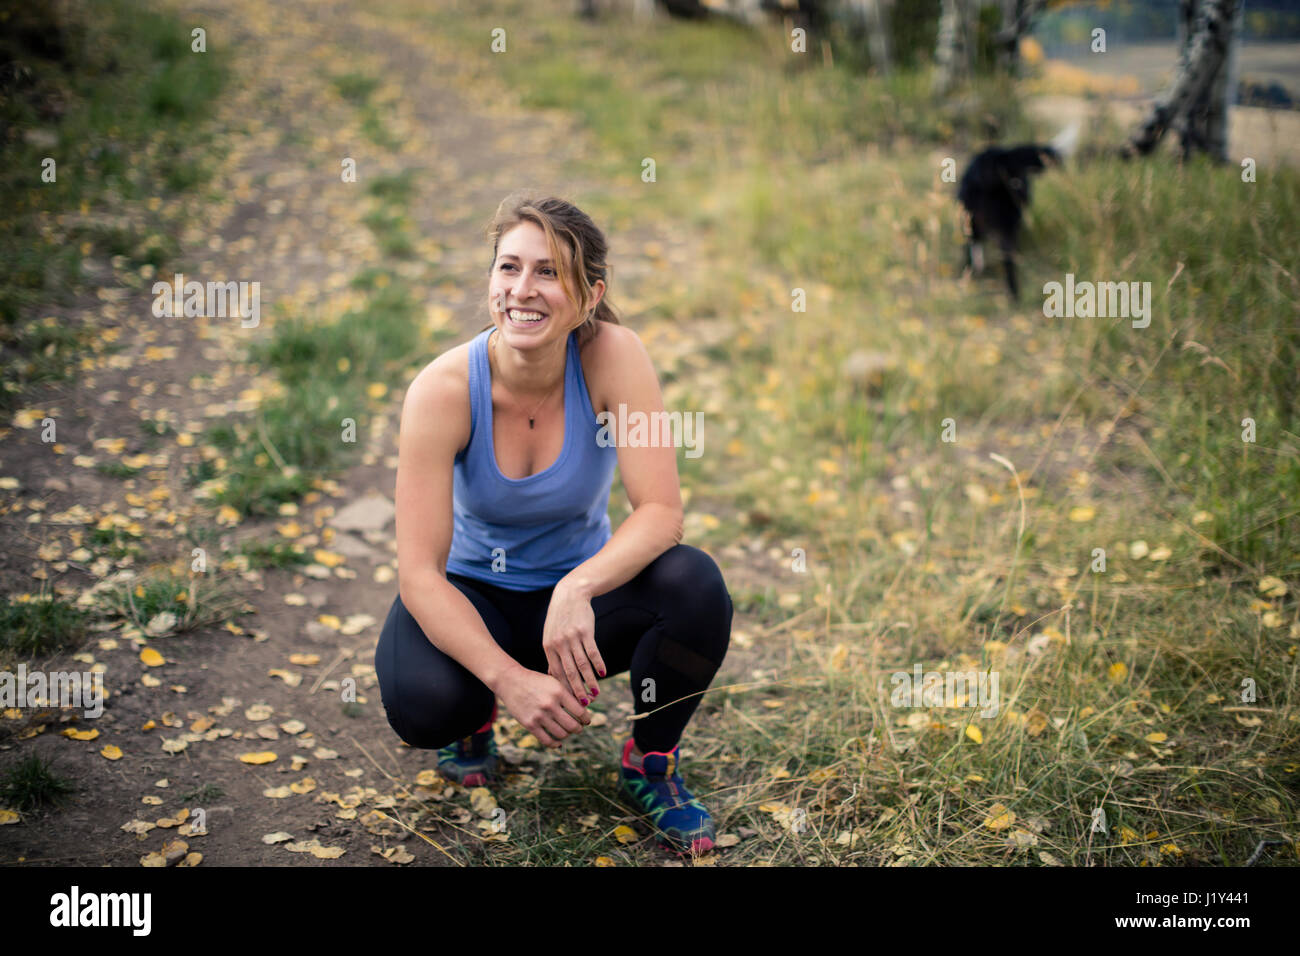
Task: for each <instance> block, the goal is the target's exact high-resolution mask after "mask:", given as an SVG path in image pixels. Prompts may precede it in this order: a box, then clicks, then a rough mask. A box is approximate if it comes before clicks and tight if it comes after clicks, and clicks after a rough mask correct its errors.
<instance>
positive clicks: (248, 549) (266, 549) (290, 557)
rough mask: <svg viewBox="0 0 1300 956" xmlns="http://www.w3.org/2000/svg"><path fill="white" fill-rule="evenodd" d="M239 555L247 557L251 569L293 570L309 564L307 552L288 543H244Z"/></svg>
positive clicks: (309, 559)
mask: <svg viewBox="0 0 1300 956" xmlns="http://www.w3.org/2000/svg"><path fill="white" fill-rule="evenodd" d="M239 553H240V554H243V555H245V556H247V558H248V566H249V567H251V568H293V567H297V566H299V565H302V564H310V563H311V558H310V557H309V556H308V555H307V552H305V551H304V550H303V549H302V548H301V547H299V546H298V545H296V544H291V543H289V542H288V541H245V542H244V543H243V544H242V545H241V546H240V550H239Z"/></svg>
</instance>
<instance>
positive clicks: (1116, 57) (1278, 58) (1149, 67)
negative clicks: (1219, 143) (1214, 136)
mask: <svg viewBox="0 0 1300 956" xmlns="http://www.w3.org/2000/svg"><path fill="white" fill-rule="evenodd" d="M1047 55H1048V56H1049V57H1051V58H1052V59H1055V60H1064V61H1065V62H1067V63H1069V64H1070V65H1072V66H1077V67H1080V68H1082V69H1086V70H1090V71H1091V72H1094V73H1102V74H1106V75H1111V76H1122V75H1126V74H1127V75H1131V76H1135V77H1137V80H1138V85H1139V86H1140V88H1141V90H1142V95H1143V96H1154V95H1155V94H1157V93H1159V92H1160V90H1162V89H1163V88H1164V87H1165V86H1166V85H1167V84H1168V83H1169V82H1170V80H1172V79H1173V75H1174V67H1175V66H1176V65H1177V62H1178V46H1177V44H1176V43H1174V42H1173V41H1170V42H1167V43H1133V44H1128V43H1124V42H1123V41H1122V40H1117V39H1115V38H1113V37H1112V38H1110V39H1109V41H1108V43H1107V49H1106V52H1105V53H1104V54H1100V53H1089V52H1087V49H1086V48H1084V49H1083V50H1082V51H1081V52H1079V51H1075V50H1065V49H1057V50H1048V51H1047ZM1237 76H1238V78H1239V79H1240V78H1245V77H1249V78H1250V79H1253V80H1257V81H1260V82H1264V83H1268V82H1274V81H1276V82H1278V83H1281V84H1282V85H1283V86H1285V87H1286V88H1287V90H1289V91H1290V92H1291V95H1292V96H1298V95H1300V43H1292V42H1286V43H1243V44H1242V45H1241V46H1240V47H1239V48H1238V51H1237Z"/></svg>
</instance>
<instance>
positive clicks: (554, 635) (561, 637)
mask: <svg viewBox="0 0 1300 956" xmlns="http://www.w3.org/2000/svg"><path fill="white" fill-rule="evenodd" d="M542 650H544V651H545V652H546V660H547V662H548V663H549V665H550V666H549V667H548V668H547V671H546V672H547V673H548V674H550V675H551V676H552V677H554V678H555V679H556V680H558V681H561V682H562V683H564V684H565V686H567V687H568V688H569V690H570V691H571V692H572V693H573V696H574V697H576V698H578V700H580V701H582V703H583V704H584V706H585V705H586V704H587V703H588V702H590V701H591V700H592V699H593V698H594V697H595V696H596V695H597V694H598V693H600V691H599V689H598V688H597V687H596V680H597V677H596V675H597V674H604V673H605V661H604V660H603V659H602V658H601V656H600V651H598V650H597V649H596V615H595V613H594V612H593V611H592V610H591V601H590V600H588V599H587V598H585V597H583V596H582V595H580V594H578V593H576V592H574V591H570V590H569V589H568V588H566V587H564V586H563V584H560V585H557V586H556V588H555V590H554V591H552V592H551V604H550V607H548V608H547V609H546V624H545V626H544V627H543V628H542Z"/></svg>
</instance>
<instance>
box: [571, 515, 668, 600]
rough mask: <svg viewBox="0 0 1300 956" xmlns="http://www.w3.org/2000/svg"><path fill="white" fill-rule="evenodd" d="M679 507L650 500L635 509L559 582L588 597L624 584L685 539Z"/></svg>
mask: <svg viewBox="0 0 1300 956" xmlns="http://www.w3.org/2000/svg"><path fill="white" fill-rule="evenodd" d="M682 532H683V527H682V512H681V509H679V508H673V507H671V506H669V505H665V504H660V503H658V502H648V503H646V504H643V505H641V506H640V507H638V508H636V509H635V510H634V511H633V512H632V513H631V514H630V515H628V516H627V518H626V520H624V522H623V523H622V524H621V525H619V526H618V530H617V531H615V532H614V533H613V534H612V535H611V536H610V539H609V540H608V541H606V542H605V546H604V547H602V548H601V549H600V550H599V551H597V552H596V553H595V554H593V555H592V556H591V557H590V558H588V559H587V560H586V561H583V562H582V564H580V565H578V566H577V567H576V568H574V569H573V570H572V571H570V572H569V573H568V574H566V575H565V576H564V577H563V578H561V579H560V581H559V583H558V584H556V586H555V587H556V590H557V591H558V590H561V589H565V590H569V591H572V592H573V593H575V594H578V595H580V596H582V597H584V598H586V599H587V600H590V599H591V598H594V597H598V596H599V595H601V594H606V593H608V592H610V591H612V590H614V589H615V588H617V587H621V586H622V585H624V584H626V583H627V582H628V581H631V580H632V579H633V578H634V577H636V576H637V575H638V574H640V573H641V571H642V570H644V569H645V567H646V565H648V564H649V563H650V562H651V561H653V560H654V559H655V558H657V557H659V555H661V554H663V553H664V552H665V551H667V550H668V549H669V548H671V547H673V546H674V545H676V544H679V543H680V542H681V540H682Z"/></svg>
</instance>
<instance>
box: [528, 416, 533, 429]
mask: <svg viewBox="0 0 1300 956" xmlns="http://www.w3.org/2000/svg"><path fill="white" fill-rule="evenodd" d="M528 427H529V428H532V427H533V420H532V419H531V418H530V419H528Z"/></svg>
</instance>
